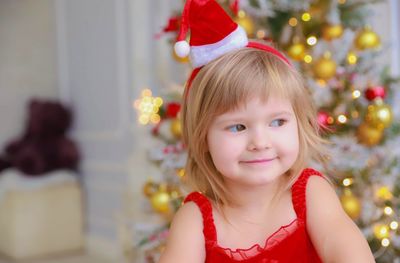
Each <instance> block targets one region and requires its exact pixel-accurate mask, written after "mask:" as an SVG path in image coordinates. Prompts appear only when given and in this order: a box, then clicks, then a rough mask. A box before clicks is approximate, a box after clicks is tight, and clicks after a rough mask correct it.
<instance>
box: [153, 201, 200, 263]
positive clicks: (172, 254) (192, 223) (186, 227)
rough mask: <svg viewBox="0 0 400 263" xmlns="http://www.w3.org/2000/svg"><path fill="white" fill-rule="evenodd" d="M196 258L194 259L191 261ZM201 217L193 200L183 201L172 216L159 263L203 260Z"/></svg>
mask: <svg viewBox="0 0 400 263" xmlns="http://www.w3.org/2000/svg"><path fill="white" fill-rule="evenodd" d="M194 259H196V261H193V260H194ZM204 261H205V244H204V236H203V219H202V215H201V212H200V210H199V208H198V206H197V205H196V204H195V203H194V202H187V203H185V204H184V205H183V206H182V207H181V208H179V210H178V211H177V213H176V214H175V216H174V219H173V220H172V223H171V227H170V230H169V234H168V241H167V246H166V248H165V250H164V252H163V254H162V256H161V259H160V261H159V262H160V263H169V262H174V263H179V262H204Z"/></svg>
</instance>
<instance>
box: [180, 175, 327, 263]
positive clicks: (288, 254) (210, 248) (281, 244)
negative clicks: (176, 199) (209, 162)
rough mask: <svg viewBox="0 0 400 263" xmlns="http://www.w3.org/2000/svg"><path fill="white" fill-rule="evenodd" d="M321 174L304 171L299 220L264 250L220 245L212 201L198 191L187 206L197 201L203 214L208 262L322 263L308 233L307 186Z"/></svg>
mask: <svg viewBox="0 0 400 263" xmlns="http://www.w3.org/2000/svg"><path fill="white" fill-rule="evenodd" d="M313 175H317V176H322V175H321V174H320V173H319V172H317V171H315V170H313V169H310V168H307V169H304V170H303V171H302V173H301V175H300V176H299V178H298V179H297V181H296V182H295V183H294V184H293V186H292V202H293V207H294V210H295V212H296V215H297V218H296V219H295V220H293V221H292V222H291V223H290V224H288V225H285V226H282V227H280V228H279V229H278V230H277V231H276V232H275V233H273V234H272V235H271V236H269V237H268V238H267V239H266V241H265V245H264V247H261V246H260V245H258V244H256V245H254V246H252V247H250V248H248V249H230V248H223V247H220V246H219V245H218V240H217V231H216V229H215V225H214V219H213V214H212V206H211V203H210V201H209V200H208V199H207V197H205V196H204V195H202V194H201V193H198V192H193V193H191V194H189V195H188V196H187V197H186V199H185V203H186V202H189V201H193V202H195V203H196V204H197V206H198V207H199V209H200V211H201V213H202V215H203V233H204V240H205V246H206V261H205V262H206V263H229V262H232V263H234V262H241V263H284V262H288V263H289V262H290V263H293V262H296V263H303V262H304V263H305V262H307V263H315V262H322V261H321V260H320V258H319V257H318V255H317V252H316V251H315V248H314V246H313V245H312V243H311V240H310V238H309V236H308V233H307V230H306V184H307V181H308V178H309V177H310V176H313Z"/></svg>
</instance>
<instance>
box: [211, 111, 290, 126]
mask: <svg viewBox="0 0 400 263" xmlns="http://www.w3.org/2000/svg"><path fill="white" fill-rule="evenodd" d="M281 115H290V116H292V115H293V113H292V112H289V111H286V110H284V111H277V112H273V113H271V114H268V118H275V117H277V116H281ZM244 119H245V118H243V117H242V116H240V115H236V116H235V114H233V116H232V117H227V118H222V119H220V120H218V121H217V122H216V124H223V123H225V122H240V121H242V120H244Z"/></svg>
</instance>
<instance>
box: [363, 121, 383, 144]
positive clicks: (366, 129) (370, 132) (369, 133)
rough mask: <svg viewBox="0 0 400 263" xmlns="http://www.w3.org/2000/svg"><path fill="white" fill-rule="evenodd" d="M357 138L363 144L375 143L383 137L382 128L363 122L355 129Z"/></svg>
mask: <svg viewBox="0 0 400 263" xmlns="http://www.w3.org/2000/svg"><path fill="white" fill-rule="evenodd" d="M357 138H358V140H359V142H360V143H362V144H364V145H367V146H374V145H377V144H378V143H380V141H381V140H382V138H383V128H376V127H373V126H371V125H368V123H365V122H364V123H362V124H361V125H360V126H359V127H358V129H357Z"/></svg>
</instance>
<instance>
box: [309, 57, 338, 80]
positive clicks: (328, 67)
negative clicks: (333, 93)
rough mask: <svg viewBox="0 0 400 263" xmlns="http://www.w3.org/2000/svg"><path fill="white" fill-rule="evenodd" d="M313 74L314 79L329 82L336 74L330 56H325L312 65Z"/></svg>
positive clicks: (334, 63)
mask: <svg viewBox="0 0 400 263" xmlns="http://www.w3.org/2000/svg"><path fill="white" fill-rule="evenodd" d="M313 72H314V76H315V77H316V78H318V79H322V80H329V79H330V78H332V77H333V76H335V74H336V62H335V61H333V60H332V59H331V58H330V55H325V56H323V57H321V58H320V59H318V60H317V61H316V62H315V63H314V65H313Z"/></svg>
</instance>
